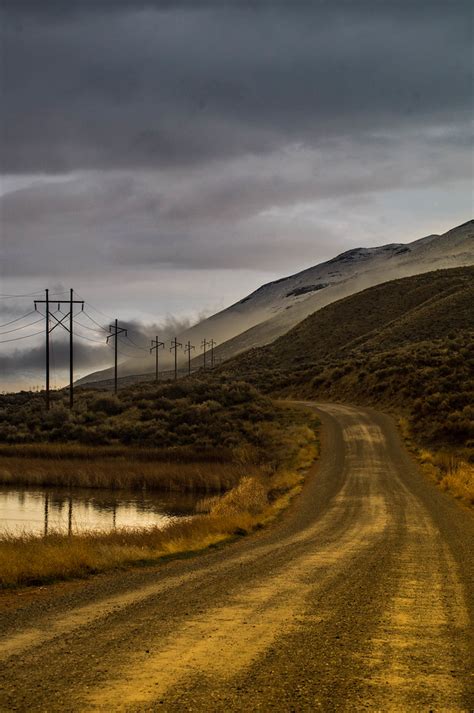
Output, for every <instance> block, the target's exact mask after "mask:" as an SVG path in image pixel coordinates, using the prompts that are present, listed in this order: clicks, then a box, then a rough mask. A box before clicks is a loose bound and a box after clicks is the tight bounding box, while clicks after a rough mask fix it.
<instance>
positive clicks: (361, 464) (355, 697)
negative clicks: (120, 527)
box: [0, 405, 474, 712]
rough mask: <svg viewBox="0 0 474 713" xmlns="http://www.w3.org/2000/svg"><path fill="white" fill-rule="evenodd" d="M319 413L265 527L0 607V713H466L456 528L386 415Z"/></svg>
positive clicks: (335, 408) (326, 409)
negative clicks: (305, 460) (307, 454)
mask: <svg viewBox="0 0 474 713" xmlns="http://www.w3.org/2000/svg"><path fill="white" fill-rule="evenodd" d="M319 408H320V414H321V417H322V419H323V422H324V434H323V449H322V450H323V452H322V458H321V461H320V463H319V466H318V467H317V468H316V469H315V470H314V472H312V473H311V474H310V475H309V477H308V480H307V483H306V486H305V488H304V491H303V493H302V495H301V496H300V497H299V498H298V499H297V500H296V501H295V502H294V504H293V505H292V507H291V509H290V511H289V512H287V513H286V514H285V515H284V517H283V518H282V519H281V521H280V522H279V523H278V524H276V525H275V526H274V527H272V528H270V529H268V530H267V531H264V532H261V533H259V534H258V535H256V536H252V537H249V538H244V539H242V540H240V541H239V542H235V543H233V544H231V545H228V546H226V547H224V548H220V549H217V550H213V551H210V552H208V553H206V554H203V555H201V556H198V557H194V558H188V559H182V560H175V561H171V562H168V563H166V564H162V565H161V566H159V567H155V568H152V569H147V570H141V571H138V570H135V571H131V572H130V573H121V574H113V575H107V576H100V577H96V578H94V579H93V580H90V581H87V582H81V583H77V582H76V583H69V584H63V585H55V586H53V587H49V588H45V589H42V590H40V591H36V592H35V593H34V594H33V593H28V592H27V593H24V594H22V595H18V594H17V595H15V596H13V595H11V594H10V595H7V596H5V597H4V599H3V602H2V600H0V605H1V606H2V624H1V626H2V630H1V633H2V645H1V653H0V660H1V662H2V672H1V675H0V683H1V684H2V689H3V692H2V698H1V703H0V708H1V710H5V711H9V710H21V711H37V710H41V711H142V710H143V711H154V710H164V711H166V710H168V711H186V710H193V711H203V710H206V711H258V710H263V711H267V710H277V711H315V710H323V711H344V710H350V711H361V710H370V711H390V710H398V711H404V712H406V711H429V710H436V711H438V710H439V711H455V710H471V709H472V708H473V707H474V696H473V693H472V687H471V688H470V684H471V686H472V678H470V672H472V671H473V670H474V667H473V665H472V664H473V662H472V648H470V639H469V634H470V633H472V629H470V624H469V622H470V621H472V618H470V617H471V616H472V608H473V581H472V575H473V562H474V555H473V550H474V548H473V543H474V518H473V517H472V515H471V514H470V513H468V512H466V511H464V510H463V509H462V508H460V507H459V506H458V505H457V504H456V503H454V502H452V501H451V500H450V498H449V497H448V496H446V495H444V494H443V493H440V492H438V491H437V490H436V489H435V488H434V487H433V486H432V485H431V484H429V483H427V482H426V481H425V480H424V479H423V477H422V476H421V475H420V474H419V473H418V472H417V470H416V468H415V467H414V465H413V464H412V462H411V460H410V458H409V457H408V455H407V454H406V453H405V451H404V449H403V447H402V446H401V445H400V442H399V439H398V436H397V434H396V430H395V428H394V425H393V423H392V422H391V420H390V419H389V418H388V417H386V416H384V415H381V414H378V413H376V412H373V411H371V410H365V409H359V408H351V407H348V406H339V405H320V407H319ZM471 643H472V641H471Z"/></svg>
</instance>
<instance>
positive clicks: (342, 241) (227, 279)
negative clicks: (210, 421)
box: [0, 0, 473, 383]
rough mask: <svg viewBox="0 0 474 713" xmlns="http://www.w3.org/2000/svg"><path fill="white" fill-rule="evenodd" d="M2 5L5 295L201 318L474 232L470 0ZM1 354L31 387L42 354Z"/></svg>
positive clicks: (3, 314) (76, 0) (15, 302)
mask: <svg viewBox="0 0 474 713" xmlns="http://www.w3.org/2000/svg"><path fill="white" fill-rule="evenodd" d="M0 6H1V8H2V17H1V25H2V30H1V40H2V41H1V44H2V68H1V74H2V76H1V80H2V82H1V84H2V92H1V100H2V101H1V104H2V109H1V112H2V114H1V143H2V151H1V162H2V175H3V179H2V185H1V194H2V197H1V199H0V200H1V205H0V211H1V212H0V228H1V240H2V286H1V290H0V291H1V293H2V294H3V295H5V294H9V295H10V294H25V293H30V292H34V291H36V290H39V289H42V288H44V287H47V286H49V287H50V288H51V289H55V290H57V291H61V290H64V289H67V288H69V287H74V288H75V289H77V290H78V292H79V293H80V294H81V295H82V296H84V297H85V298H86V299H87V300H88V301H90V302H91V303H92V304H93V305H95V306H96V307H98V308H99V309H100V310H102V311H103V312H104V313H105V314H107V315H110V316H117V317H120V318H122V319H128V320H129V319H134V320H136V321H137V323H149V322H154V323H156V322H158V323H159V322H161V321H163V320H165V319H167V318H168V319H170V318H171V317H173V318H177V319H187V318H191V319H196V318H197V317H198V315H199V314H202V313H203V312H204V313H205V312H207V313H209V312H212V311H216V310H218V309H221V308H223V307H225V306H227V305H229V304H231V303H232V302H234V301H235V300H237V299H239V298H240V297H242V296H244V295H245V294H247V293H249V292H250V291H252V290H253V289H255V288H256V287H258V286H259V285H260V284H261V283H263V282H266V281H269V280H272V279H274V278H276V277H280V276H282V275H284V274H289V273H292V272H295V271H297V270H299V269H303V268H305V267H308V266H310V265H314V264H316V263H318V262H320V261H322V260H324V259H327V258H330V257H333V256H334V255H335V254H337V253H340V252H342V251H343V250H346V249H350V248H352V247H356V246H359V245H364V246H370V245H379V244H383V243H387V242H398V241H399V242H408V241H411V240H414V239H416V238H419V237H423V236H424V235H428V234H430V233H433V232H438V233H439V232H444V231H445V230H447V229H449V228H450V227H453V226H454V225H456V224H459V223H462V222H464V221H465V220H467V219H469V218H470V217H471V189H472V165H471V156H470V146H471V141H472V133H471V128H472V124H471V121H472V108H473V107H472V85H471V79H472V78H471V76H470V71H471V66H472V57H471V38H472V34H471V33H472V12H471V7H472V4H471V2H469V1H466V2H464V1H458V0H451V1H450V2H439V3H438V2H436V0H429V1H428V2H424V1H423V0H416V2H408V1H407V2H403V1H402V0H398V1H396V2H389V1H388V0H386V1H384V2H378V1H374V2H364V1H363V0H359V1H358V2H353V1H351V2H347V3H346V2H338V1H337V0H331V1H330V2H322V1H321V2H318V1H317V0H313V1H312V2H309V1H308V2H298V1H293V2H282V1H281V2H276V1H274V2H258V1H257V0H256V1H254V2H250V1H249V2H243V1H242V2H234V3H232V2H224V1H222V0H221V1H220V2H198V1H197V0H196V1H193V2H179V1H176V0H175V1H174V2H152V1H151V0H150V1H148V2H146V1H145V0H143V1H140V0H113V1H111V0H93V1H92V0H91V1H90V2H88V1H86V0H83V1H82V2H81V0H56V1H53V0H41V1H38V0H34V1H31V2H30V1H29V0H12V1H11V2H10V1H9V0H0ZM0 305H1V307H0V322H1V324H4V323H6V322H7V321H9V320H11V319H13V318H14V317H15V316H18V315H21V314H24V313H26V312H27V311H28V309H29V306H30V298H18V299H12V298H8V299H2V300H1V301H0ZM93 314H94V315H95V317H96V319H98V318H99V313H97V312H94V313H93ZM103 319H104V320H105V322H107V317H105V315H103ZM30 320H31V321H33V320H34V316H33V317H31V318H30ZM99 321H100V319H99ZM16 324H17V323H15V324H13V325H11V327H8V326H7V327H5V328H2V329H1V330H0V340H5V339H7V336H6V335H5V331H6V330H7V329H9V328H14V327H16ZM20 324H22V323H21V322H20ZM40 326H41V325H40ZM91 326H92V327H93V324H92V325H91ZM35 329H37V327H35V326H33V327H31V331H34V330H35ZM2 334H3V336H2ZM22 334H23V332H21V331H19V332H18V333H17V332H14V333H11V334H9V335H8V337H11V338H15V337H16V336H20V335H22ZM91 336H92V337H94V334H93V333H91ZM2 346H3V348H4V350H5V349H6V356H5V355H4V357H3V361H2V360H1V359H0V365H3V366H4V368H5V369H7V370H8V371H9V373H10V372H15V373H16V377H15V378H17V377H18V378H20V377H19V376H18V371H20V372H21V373H23V374H24V378H25V379H27V380H29V382H28V383H37V382H38V379H36V378H35V376H34V374H35V372H34V370H35V368H36V366H35V365H36V364H37V362H38V359H39V357H40V352H41V350H40V349H39V350H38V353H37V356H36V357H34V354H32V353H29V347H30V346H34V343H30V341H29V340H25V341H20V342H18V343H17V342H13V343H7V344H4V345H2ZM85 347H86V345H85V343H84V356H83V357H82V356H81V355H80V354H79V362H80V365H81V364H82V366H83V367H84V368H86V367H87V368H90V364H87V363H86V361H87V360H88V359H89V357H88V356H87V354H86V352H87V349H85ZM14 348H15V349H16V348H17V349H19V350H20V351H19V352H17V354H16V355H15V357H14V359H12V350H13V349H14ZM58 353H59V352H58ZM81 353H82V352H81ZM58 359H59V361H61V359H60V357H58ZM58 363H59V362H58ZM28 369H29V370H30V371H28ZM32 380H33V381H32Z"/></svg>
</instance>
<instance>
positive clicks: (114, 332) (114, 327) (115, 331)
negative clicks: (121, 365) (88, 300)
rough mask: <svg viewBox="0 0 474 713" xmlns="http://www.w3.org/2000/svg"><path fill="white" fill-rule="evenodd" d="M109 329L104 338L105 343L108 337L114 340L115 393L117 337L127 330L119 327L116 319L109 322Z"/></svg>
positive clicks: (115, 382) (115, 388)
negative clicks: (111, 322)
mask: <svg viewBox="0 0 474 713" xmlns="http://www.w3.org/2000/svg"><path fill="white" fill-rule="evenodd" d="M109 331H110V332H111V334H109V336H108V337H107V339H106V342H107V344H108V343H109V339H113V340H114V393H115V394H116V393H117V387H118V379H117V370H118V349H117V347H118V344H117V342H118V337H119V335H120V334H125V336H127V330H126V329H125V328H124V327H119V325H118V320H117V319H116V320H115V322H114V324H109Z"/></svg>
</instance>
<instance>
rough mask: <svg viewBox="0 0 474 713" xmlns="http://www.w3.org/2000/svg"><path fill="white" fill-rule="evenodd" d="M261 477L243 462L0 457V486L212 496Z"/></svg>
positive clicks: (259, 468)
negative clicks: (161, 492) (243, 480)
mask: <svg viewBox="0 0 474 713" xmlns="http://www.w3.org/2000/svg"><path fill="white" fill-rule="evenodd" d="M262 472H264V469H263V468H262V467H261V466H257V465H252V464H244V463H216V462H211V463H205V462H198V463H192V462H191V463H174V462H170V463H166V462H154V463H153V462H148V461H143V462H140V461H136V460H132V459H131V458H128V457H127V458H125V457H123V458H93V459H91V460H86V459H74V458H66V457H59V458H53V457H49V458H29V457H18V456H13V457H5V456H4V457H3V458H0V484H2V485H13V484H15V485H28V486H51V487H53V486H54V487H64V486H66V487H78V488H79V487H80V488H109V489H129V490H143V489H147V490H162V491H177V492H204V493H216V492H223V491H224V490H229V489H230V488H233V487H234V486H235V485H236V484H237V483H238V482H239V481H240V480H241V478H242V477H245V476H252V477H253V476H256V475H258V474H260V473H262Z"/></svg>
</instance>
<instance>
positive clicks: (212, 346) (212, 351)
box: [208, 339, 217, 369]
mask: <svg viewBox="0 0 474 713" xmlns="http://www.w3.org/2000/svg"><path fill="white" fill-rule="evenodd" d="M208 343H209V346H210V347H211V369H214V347H216V346H217V342H215V341H214V340H213V339H211V341H210V342H208Z"/></svg>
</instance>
